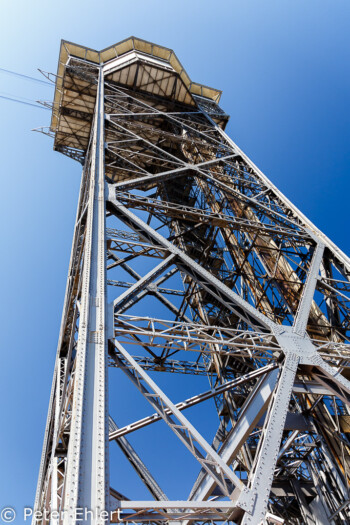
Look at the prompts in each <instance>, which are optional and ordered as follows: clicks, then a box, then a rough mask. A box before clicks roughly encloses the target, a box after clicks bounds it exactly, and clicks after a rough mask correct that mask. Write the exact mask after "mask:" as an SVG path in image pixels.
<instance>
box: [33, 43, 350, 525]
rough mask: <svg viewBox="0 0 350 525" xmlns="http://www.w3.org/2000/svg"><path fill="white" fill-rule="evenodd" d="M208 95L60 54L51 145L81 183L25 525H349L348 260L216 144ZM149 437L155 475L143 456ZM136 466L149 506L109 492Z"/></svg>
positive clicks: (215, 119) (182, 82) (250, 167)
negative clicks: (158, 460) (79, 166)
mask: <svg viewBox="0 0 350 525" xmlns="http://www.w3.org/2000/svg"><path fill="white" fill-rule="evenodd" d="M219 95H220V93H219V92H218V91H217V90H214V89H212V88H207V87H205V86H200V85H199V84H196V83H192V82H191V81H190V80H189V77H188V75H187V73H186V72H185V71H184V69H183V68H182V66H181V64H180V62H179V61H178V59H177V58H176V56H175V55H174V54H173V52H172V51H171V50H167V49H166V48H161V47H160V46H156V45H154V44H150V43H148V42H143V41H141V40H138V39H135V38H132V39H128V40H127V41H124V42H122V43H120V44H116V45H115V46H112V48H108V49H107V50H103V51H101V52H95V51H94V50H90V49H87V48H83V47H81V46H76V45H75V44H70V43H68V42H62V46H61V54H60V62H59V71H58V74H57V77H56V93H55V100H54V103H53V106H52V108H53V117H52V123H51V128H50V132H49V134H50V135H52V136H53V137H54V140H55V145H54V147H55V149H56V150H57V151H60V152H61V153H64V154H66V155H68V156H70V157H72V158H74V159H75V160H78V161H79V162H82V163H83V175H82V182H81V189H80V196H79V202H78V210H77V218H76V224H75V231H74V238H73V245H72V252H71V260H70V266H69V273H68V280H67V288H66V295H65V303H64V308H63V316H62V323H61V330H60V337H59V342H58V350H57V359H56V364H55V373H54V379H53V386H52V392H51V397H50V405H49V412H48V418H47V424H46V431H45V439H44V446H43V452H42V459H41V465H40V472H39V480H38V487H37V494H36V501H35V511H36V514H35V518H34V520H33V525H34V524H36V525H44V524H46V523H50V524H51V523H52V524H54V525H61V524H63V525H72V524H75V523H77V522H78V521H79V519H78V518H77V515H76V509H81V508H83V509H88V510H89V511H91V513H88V515H87V516H86V517H85V519H84V522H85V523H87V524H91V525H92V524H94V525H100V524H102V523H106V522H111V523H114V522H135V523H136V522H141V523H146V522H147V523H150V522H152V523H157V524H160V523H161V522H164V521H165V522H175V521H176V522H179V521H181V522H182V523H183V525H187V524H189V523H194V522H196V523H207V522H210V523H213V522H232V523H237V524H242V525H247V524H250V525H260V524H261V523H286V524H287V523H288V524H294V525H302V524H306V525H317V524H334V525H338V524H341V523H350V504H349V501H350V498H349V476H350V441H349V440H350V381H349V378H350V352H349V336H350V324H349V323H350V315H349V314H350V260H349V258H348V257H347V256H346V255H344V254H343V253H342V252H341V251H340V250H339V249H338V248H337V247H336V246H335V245H334V244H333V243H332V242H331V241H330V240H329V239H328V238H327V237H326V236H325V235H324V234H323V233H322V232H320V231H319V230H318V229H317V228H316V226H314V225H313V224H312V223H311V222H310V221H309V220H308V219H307V218H306V217H305V216H304V215H303V214H302V213H301V212H300V211H299V210H298V209H297V208H296V207H295V206H294V205H293V204H292V203H290V202H289V201H288V199H287V198H286V197H285V196H284V195H283V194H282V193H281V192H280V191H279V190H278V189H277V188H276V187H275V186H274V185H273V184H272V183H271V182H270V181H269V180H268V178H267V177H266V176H265V175H264V174H262V173H261V171H260V170H259V169H258V168H257V167H256V166H255V165H254V164H253V163H252V162H251V161H250V159H249V158H248V157H247V156H246V155H245V154H244V153H243V152H242V151H241V150H240V149H239V148H238V146H237V145H236V144H235V143H234V142H233V141H232V140H231V139H230V138H229V137H228V136H227V135H226V134H225V132H224V128H225V125H226V123H227V120H228V116H227V115H226V114H225V112H224V111H223V110H222V109H221V108H220V107H219V105H218V101H219ZM167 374H173V376H172V382H173V383H174V381H176V385H177V387H176V392H177V396H178V398H179V400H177V401H173V400H172V399H171V397H172V396H171V395H170V394H169V392H167V390H168V388H167V386H166V385H167V382H166V381H164V377H169V376H168V375H167ZM189 376H193V378H192V383H191V384H193V387H195V385H197V384H199V383H196V382H195V379H194V378H195V377H197V376H198V378H197V379H196V381H199V380H201V381H203V380H204V378H207V379H208V383H209V389H208V387H206V388H203V387H202V388H201V389H199V390H198V389H197V390H196V393H195V394H194V395H191V396H190V397H188V395H185V394H184V393H183V392H184V391H185V390H184V385H185V381H188V379H189ZM201 378H202V379H201ZM119 384H121V385H123V386H122V387H120V388H119V390H118V392H119V393H118V394H115V388H116V387H118V385H119ZM125 385H127V386H125ZM164 385H165V386H164ZM112 392H114V393H113V395H112V394H111V393H112ZM135 396H136V397H135ZM137 396H139V397H138V398H137ZM136 398H137V399H139V400H140V407H141V406H144V405H143V402H144V401H147V403H148V404H150V405H151V407H152V409H153V410H152V411H153V413H152V412H151V413H150V414H147V413H145V414H143V415H141V417H140V408H139V407H138V405H135V402H134V399H136ZM121 402H122V403H123V404H124V408H125V409H126V412H127V414H128V418H129V420H128V421H127V422H125V423H123V424H120V423H119V421H120V419H122V418H121V416H120V409H119V411H118V406H119V407H120V403H121ZM118 403H119V405H118ZM204 403H205V405H204ZM194 406H196V407H197V416H196V417H197V418H198V417H199V418H201V421H202V423H203V424H204V422H205V423H206V424H208V428H210V430H208V431H206V435H204V433H203V432H200V431H199V429H198V428H197V426H198V425H195V424H193V423H192V422H191V410H190V409H191V408H192V407H194ZM123 413H125V410H124V412H123ZM185 414H186V415H185ZM198 414H199V415H198ZM116 421H117V422H118V423H117V422H116ZM161 426H162V431H161V434H160V435H161V436H162V455H163V457H164V463H163V465H162V467H163V469H164V472H163V473H161V472H160V467H159V465H158V468H157V469H154V467H151V466H146V464H145V461H144V460H143V459H142V455H143V453H144V451H143V450H142V447H140V445H139V444H140V443H143V444H144V447H146V444H147V447H150V448H151V449H152V447H153V446H154V445H153V442H154V440H155V438H156V437H157V436H158V431H159V429H160V427H161ZM146 428H147V430H144V429H146ZM167 430H170V431H172V435H173V436H175V438H176V439H177V440H178V443H179V451H181V450H182V453H183V460H182V461H181V472H182V473H181V475H180V474H176V473H175V472H173V471H172V470H171V468H170V467H169V465H168V461H167V459H170V456H171V454H172V450H171V445H170V436H171V433H169V442H168V440H167V439H166V437H164V438H163V436H167V435H168V434H166V432H167ZM129 435H130V439H131V440H134V439H135V442H136V441H137V439H136V437H137V436H140V438H139V440H138V442H137V443H138V446H137V447H136V444H135V446H134V444H132V443H131V441H129ZM126 436H127V437H126ZM208 436H209V439H208ZM175 438H172V439H175ZM114 442H115V443H116V444H117V445H118V447H117V448H118V450H119V454H121V455H123V456H124V457H125V458H126V459H127V465H128V466H129V467H130V470H128V468H124V467H121V466H120V465H121V464H119V463H118V461H117V462H116V463H115V461H112V458H114V457H115V455H116V454H117V452H114V451H113V454H112V450H111V451H110V446H111V447H112V446H113V444H114ZM181 446H183V449H181ZM135 448H138V452H136V450H135ZM180 453H181V452H179V454H180ZM156 454H157V450H154V455H156ZM110 457H111V459H110ZM189 458H191V461H192V463H190V462H189ZM123 464H124V465H125V463H123ZM193 465H196V467H193ZM134 473H136V475H137V476H138V477H139V479H140V480H141V481H142V484H143V486H144V489H145V491H147V492H148V493H149V494H150V499H149V500H145V499H144V496H143V494H141V499H140V492H137V493H136V495H134V494H132V493H130V494H128V495H127V496H124V495H123V494H124V492H125V486H124V485H125V484H124V482H125V480H126V479H129V477H130V476H131V477H132V476H133V475H134ZM158 476H159V478H161V479H164V477H166V476H168V477H171V478H172V479H174V480H178V483H177V485H178V487H177V489H176V490H174V488H173V489H172V491H171V492H173V493H170V492H169V491H168V490H167V491H165V490H164V487H161V485H160V483H159V481H157V477H158ZM130 479H131V478H130ZM191 480H192V481H191ZM190 481H191V483H190V484H189V485H188V489H189V491H188V494H186V493H184V492H183V491H184V488H185V487H186V486H187V484H188V483H189V482H190ZM173 485H174V484H173ZM112 486H113V488H112ZM168 492H169V493H168ZM44 512H49V515H50V517H49V518H45V517H43V516H44ZM103 513H106V514H103Z"/></svg>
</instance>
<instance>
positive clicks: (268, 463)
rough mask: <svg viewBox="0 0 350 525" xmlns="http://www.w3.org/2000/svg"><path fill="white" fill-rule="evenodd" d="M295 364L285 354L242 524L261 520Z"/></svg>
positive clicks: (252, 524) (294, 358)
mask: <svg viewBox="0 0 350 525" xmlns="http://www.w3.org/2000/svg"><path fill="white" fill-rule="evenodd" d="M298 362H299V359H298V357H297V356H296V355H294V354H292V353H289V354H288V355H287V356H286V359H285V362H284V363H283V368H282V373H281V376H280V378H279V381H278V386H277V389H276V392H275V394H274V396H273V398H272V405H271V407H270V409H269V412H268V416H267V418H266V423H265V427H264V429H263V436H262V443H261V448H260V450H259V454H258V455H257V458H256V463H255V465H254V475H253V477H252V484H251V490H252V491H253V492H255V494H256V499H255V503H254V508H253V512H252V513H251V514H247V513H246V514H245V516H244V518H243V521H242V525H259V524H260V523H261V521H262V520H263V519H264V517H265V514H266V508H267V503H268V499H269V496H270V491H271V486H272V480H273V472H274V469H275V466H276V462H277V457H278V450H279V447H280V443H281V439H282V432H283V429H284V422H285V419H286V416H287V410H288V406H289V401H290V396H291V393H292V389H293V383H294V378H295V374H296V371H297V366H298Z"/></svg>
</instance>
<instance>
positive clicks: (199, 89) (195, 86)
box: [190, 82, 202, 95]
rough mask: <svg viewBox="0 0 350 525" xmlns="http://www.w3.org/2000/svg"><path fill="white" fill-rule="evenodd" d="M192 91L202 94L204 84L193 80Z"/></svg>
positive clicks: (195, 93)
mask: <svg viewBox="0 0 350 525" xmlns="http://www.w3.org/2000/svg"><path fill="white" fill-rule="evenodd" d="M190 91H191V93H193V94H194V95H201V94H202V86H201V85H200V84H197V83H195V82H192V83H191V88H190Z"/></svg>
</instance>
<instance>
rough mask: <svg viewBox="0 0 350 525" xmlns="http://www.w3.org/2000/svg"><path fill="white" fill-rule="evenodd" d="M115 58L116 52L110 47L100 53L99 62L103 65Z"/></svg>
mask: <svg viewBox="0 0 350 525" xmlns="http://www.w3.org/2000/svg"><path fill="white" fill-rule="evenodd" d="M116 56H117V53H116V50H115V49H114V47H110V48H108V49H106V50H105V51H103V52H102V53H101V62H102V64H104V63H106V62H108V60H112V58H115V57H116Z"/></svg>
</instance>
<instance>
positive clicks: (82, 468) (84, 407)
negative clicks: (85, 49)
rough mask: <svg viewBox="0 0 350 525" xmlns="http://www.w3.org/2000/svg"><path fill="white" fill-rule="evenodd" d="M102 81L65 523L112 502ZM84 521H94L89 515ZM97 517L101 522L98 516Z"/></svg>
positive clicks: (96, 129) (98, 101) (95, 138)
mask: <svg viewBox="0 0 350 525" xmlns="http://www.w3.org/2000/svg"><path fill="white" fill-rule="evenodd" d="M103 89H104V86H103V73H102V71H101V70H100V73H99V83H98V98H97V104H96V113H95V123H94V134H93V139H92V154H91V182H90V197H89V205H88V210H87V232H86V241H85V257H84V268H83V282H82V300H81V306H80V324H79V336H78V346H77V372H76V385H75V390H74V398H73V413H72V431H71V439H70V442H69V448H68V456H67V474H66V477H67V481H66V486H65V497H64V501H65V510H66V511H67V512H66V514H65V519H64V522H63V523H64V525H71V524H72V523H73V521H74V520H75V512H76V509H77V508H91V509H95V513H96V514H97V509H106V508H108V504H109V503H108V499H109V494H108V493H109V476H108V469H109V460H108V446H107V444H108V441H106V438H107V440H108V418H106V414H107V384H106V382H107V374H106V370H107V344H106V330H107V326H106V275H105V274H106V269H105V268H106V264H105V195H104V191H105V182H104V152H103V129H104V128H103V124H104V109H103V108H104V105H103V97H104V91H103ZM86 523H91V517H90V516H89V517H88V520H87V522H86ZM94 523H96V524H97V523H98V522H97V521H94Z"/></svg>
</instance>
